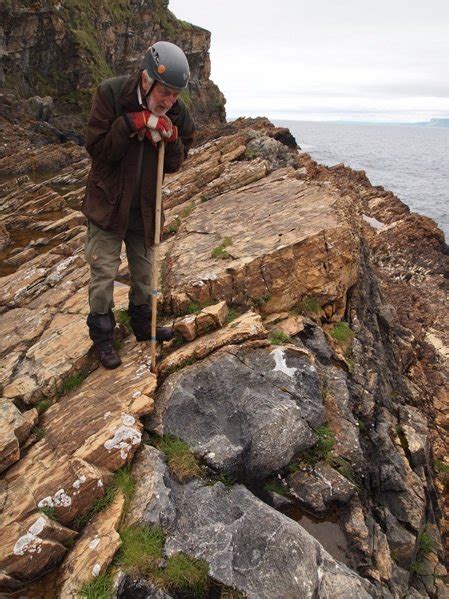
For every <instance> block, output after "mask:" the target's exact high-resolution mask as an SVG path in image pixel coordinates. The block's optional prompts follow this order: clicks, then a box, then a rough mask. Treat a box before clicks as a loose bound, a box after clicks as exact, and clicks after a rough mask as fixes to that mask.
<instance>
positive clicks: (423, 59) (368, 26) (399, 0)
mask: <svg viewBox="0 0 449 599" xmlns="http://www.w3.org/2000/svg"><path fill="white" fill-rule="evenodd" d="M169 9H170V10H171V11H172V12H173V13H174V14H175V15H176V16H177V17H178V18H180V19H183V20H185V21H189V22H191V23H193V24H195V25H199V26H201V27H204V28H205V29H208V30H209V31H211V33H212V42H211V50H210V54H211V61H212V76H211V78H212V79H213V81H215V83H217V85H218V86H219V87H220V89H221V90H222V92H223V93H224V95H225V97H226V99H227V105H226V111H227V116H228V118H232V117H236V116H242V115H245V116H258V115H264V116H268V117H270V118H273V119H288V118H292V119H298V120H302V119H303V120H336V119H344V120H361V121H402V122H413V121H426V120H428V119H430V118H431V117H449V0H427V1H425V2H423V1H422V0H419V1H418V0H369V1H368V0H339V1H337V0H316V1H315V2H313V1H312V0H246V1H245V0H226V1H223V0H170V3H169Z"/></svg>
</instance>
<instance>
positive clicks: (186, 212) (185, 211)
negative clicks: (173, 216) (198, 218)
mask: <svg viewBox="0 0 449 599" xmlns="http://www.w3.org/2000/svg"><path fill="white" fill-rule="evenodd" d="M194 208H195V202H194V201H192V202H190V204H189V205H188V206H186V207H185V208H183V209H182V210H181V212H180V214H181V217H182V218H187V217H188V216H190V214H191V213H192V211H193V210H194Z"/></svg>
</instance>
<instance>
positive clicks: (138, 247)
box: [85, 221, 154, 314]
mask: <svg viewBox="0 0 449 599" xmlns="http://www.w3.org/2000/svg"><path fill="white" fill-rule="evenodd" d="M123 241H124V242H125V247H126V256H127V258H128V267H129V273H130V279H131V281H130V291H129V301H130V303H132V304H134V305H136V306H139V305H141V304H149V305H151V270H152V264H153V256H154V253H153V248H152V247H151V248H146V247H145V242H144V234H143V229H142V228H140V227H136V228H130V229H128V231H127V232H126V237H125V239H124V240H122V239H121V238H120V237H119V236H118V235H117V234H115V233H113V232H111V231H103V229H100V228H99V227H97V226H96V225H94V224H93V223H91V222H90V221H89V223H88V226H87V235H86V246H85V255H86V260H87V262H88V264H89V265H90V283H89V306H90V311H91V313H95V314H106V313H107V312H108V311H109V310H110V309H112V308H113V307H114V280H115V278H116V276H117V273H118V269H119V266H120V253H121V250H122V243H123Z"/></svg>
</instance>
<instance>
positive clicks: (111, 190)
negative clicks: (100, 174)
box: [92, 180, 120, 206]
mask: <svg viewBox="0 0 449 599" xmlns="http://www.w3.org/2000/svg"><path fill="white" fill-rule="evenodd" d="M92 184H93V185H94V186H95V187H96V188H97V189H96V190H95V192H94V195H95V196H97V197H98V196H100V197H101V199H102V200H105V201H106V202H107V203H108V204H111V206H115V204H117V202H118V200H119V197H120V195H119V189H118V185H117V186H111V185H109V184H108V183H105V182H104V181H95V180H94V181H92Z"/></svg>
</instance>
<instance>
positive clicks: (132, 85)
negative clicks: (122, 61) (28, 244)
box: [81, 71, 194, 246]
mask: <svg viewBox="0 0 449 599" xmlns="http://www.w3.org/2000/svg"><path fill="white" fill-rule="evenodd" d="M139 81H140V71H137V72H135V73H133V74H132V75H130V76H129V77H121V78H115V79H112V80H110V79H109V80H107V81H104V82H103V83H102V84H101V85H100V86H99V87H98V89H97V91H96V93H95V97H94V100H93V104H92V109H91V112H90V116H89V121H88V124H87V135H86V149H87V151H88V152H89V154H90V155H91V157H92V168H91V171H90V174H89V178H88V181H87V188H86V196H85V198H84V202H83V205H82V208H81V210H82V212H83V213H84V214H85V215H86V216H87V218H88V219H89V220H90V221H92V222H93V223H94V224H95V225H97V226H98V227H100V228H102V229H105V230H108V231H115V232H117V233H118V234H119V235H120V236H121V237H122V238H124V236H125V234H126V230H127V228H128V219H129V212H130V206H131V202H132V199H133V197H134V196H135V194H136V196H135V203H136V202H137V205H138V202H139V197H138V196H140V206H141V214H142V220H143V229H144V233H145V240H146V244H147V246H151V245H153V244H154V213H155V202H156V174H157V149H156V148H155V147H154V146H153V144H152V143H151V142H150V141H149V140H148V139H146V138H144V139H143V141H139V140H138V138H137V135H132V133H133V132H132V129H131V127H130V125H129V121H128V119H127V118H126V116H124V115H125V114H126V113H127V112H137V111H139V110H141V108H140V107H139V104H138V100H137V86H138V84H139ZM114 90H115V91H114ZM167 116H168V117H170V119H171V121H172V122H173V124H174V125H176V126H177V127H178V132H179V137H178V139H177V141H175V142H172V143H167V144H166V147H165V161H164V173H173V172H175V171H177V170H178V169H179V168H180V167H181V164H182V162H183V160H184V158H185V157H186V156H187V152H188V150H189V148H190V146H191V145H192V141H193V131H194V123H193V121H192V119H191V117H190V115H189V113H188V111H187V109H186V108H185V106H184V105H183V104H182V103H181V102H180V101H177V102H175V104H174V105H173V106H172V107H171V108H170V110H169V111H168V112H167ZM142 144H143V155H142V162H141V164H142V168H141V173H140V174H139V173H138V172H137V171H138V165H139V152H140V148H141V147H142ZM163 221H164V216H163V215H162V223H163Z"/></svg>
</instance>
